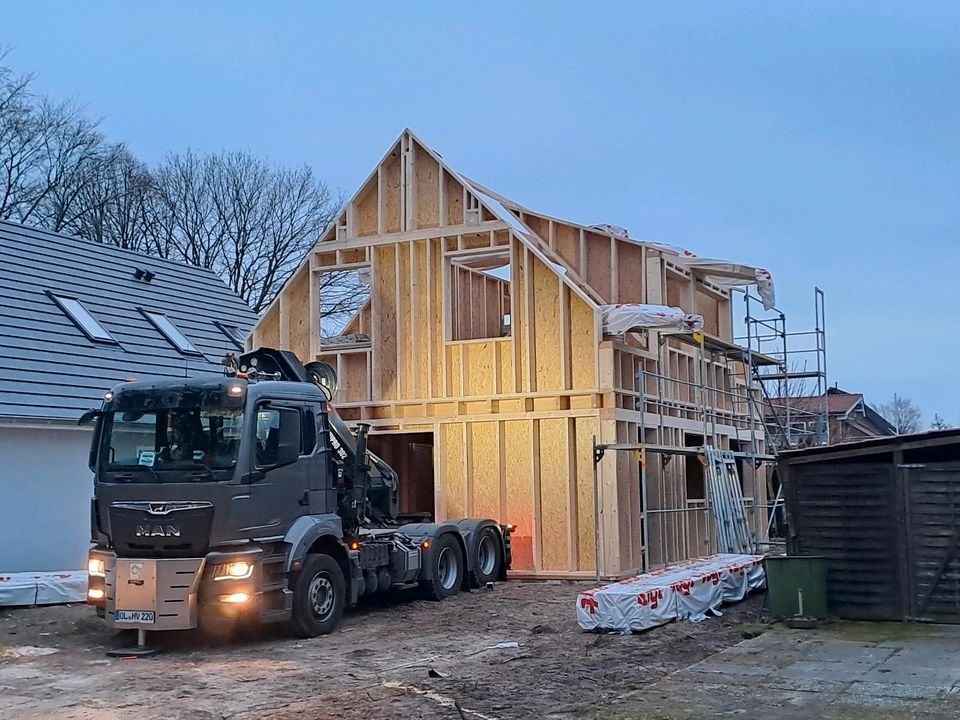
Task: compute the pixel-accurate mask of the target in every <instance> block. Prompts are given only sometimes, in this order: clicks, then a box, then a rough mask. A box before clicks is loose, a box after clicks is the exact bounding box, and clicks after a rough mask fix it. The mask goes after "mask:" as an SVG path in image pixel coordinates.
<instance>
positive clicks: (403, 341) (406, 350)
mask: <svg viewBox="0 0 960 720" xmlns="http://www.w3.org/2000/svg"><path fill="white" fill-rule="evenodd" d="M410 247H411V243H400V244H399V245H397V283H398V284H397V286H396V287H397V289H398V292H397V296H396V297H397V320H398V323H397V397H398V398H399V399H407V398H413V397H417V394H416V389H415V385H416V378H417V375H416V371H415V370H414V367H413V346H414V343H417V342H419V341H420V338H421V337H422V335H421V333H417V335H416V336H414V335H413V334H412V332H411V330H412V328H413V327H415V324H414V323H413V318H412V317H411V315H412V313H413V303H412V296H411V292H410V289H411V288H410Z"/></svg>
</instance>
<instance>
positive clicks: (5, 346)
mask: <svg viewBox="0 0 960 720" xmlns="http://www.w3.org/2000/svg"><path fill="white" fill-rule="evenodd" d="M138 271H139V272H140V274H141V275H142V277H140V278H139V279H138V278H137V277H136V276H135V273H137V272H138ZM145 272H146V273H152V278H151V279H149V280H148V279H147V278H150V275H149V274H148V275H143V273H145ZM77 301H79V303H78V302H77ZM71 316H72V317H71ZM255 321H256V315H255V314H254V312H253V311H252V310H251V309H250V308H249V306H247V304H246V303H245V302H244V301H243V300H242V299H240V297H239V296H237V295H236V293H234V292H233V291H232V290H231V289H230V288H228V287H227V286H226V285H225V284H224V282H223V281H222V280H221V279H220V278H219V277H218V276H217V275H216V274H215V273H214V272H213V271H211V270H204V269H202V268H198V267H193V266H189V265H181V264H180V263H176V262H173V261H170V260H163V259H160V258H155V257H151V256H148V255H143V254H141V253H137V252H133V251H130V250H123V249H120V248H117V247H113V246H111V245H103V244H100V243H95V242H91V241H87V240H82V239H79V238H76V237H71V236H68V235H62V234H59V233H53V232H47V231H44V230H38V229H35V228H30V227H26V226H24V225H19V224H16V223H11V222H6V221H0V419H38V420H72V419H76V418H78V417H79V416H80V415H81V414H82V413H83V411H85V410H88V409H89V408H91V407H95V406H96V405H97V404H98V402H99V400H100V398H101V397H102V396H103V393H104V392H105V391H106V390H107V389H109V388H110V387H111V386H113V385H115V384H116V383H118V382H122V381H123V380H126V379H129V378H137V379H144V378H148V377H152V378H162V377H168V378H172V377H184V376H186V375H197V374H204V373H209V372H218V371H219V370H220V368H221V365H220V360H221V358H222V357H223V355H224V353H225V352H227V351H231V352H236V351H238V350H239V349H240V345H238V340H237V339H235V337H238V338H240V341H239V342H240V343H242V338H243V337H245V336H246V335H247V334H248V333H249V331H250V329H251V328H252V327H253V324H254V323H255ZM230 333H235V334H236V335H235V337H232V336H231V334H230ZM178 346H179V349H178Z"/></svg>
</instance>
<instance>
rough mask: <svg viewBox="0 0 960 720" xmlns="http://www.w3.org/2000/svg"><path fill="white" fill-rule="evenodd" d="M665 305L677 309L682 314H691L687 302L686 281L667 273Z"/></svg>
mask: <svg viewBox="0 0 960 720" xmlns="http://www.w3.org/2000/svg"><path fill="white" fill-rule="evenodd" d="M666 304H667V305H669V306H670V307H678V308H680V309H681V310H683V311H684V312H688V313H689V312H692V310H691V309H690V307H688V306H689V305H690V303H689V302H687V281H686V280H684V279H683V278H680V277H677V276H676V275H672V274H670V273H667V302H666Z"/></svg>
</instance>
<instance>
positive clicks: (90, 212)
mask: <svg viewBox="0 0 960 720" xmlns="http://www.w3.org/2000/svg"><path fill="white" fill-rule="evenodd" d="M92 165H93V166H94V168H93V174H92V178H91V179H90V180H89V181H88V182H84V183H83V186H82V187H81V188H80V189H79V191H78V192H77V193H76V196H75V197H74V199H73V202H72V203H71V208H72V210H71V213H70V214H69V216H67V217H66V218H65V219H64V227H63V229H64V230H65V231H66V232H69V233H72V234H74V235H78V236H80V237H84V238H87V239H88V240H94V241H96V242H102V243H107V244H109V245H116V246H117V247H121V248H125V249H128V250H136V251H138V252H145V253H150V254H153V255H160V256H164V255H166V254H168V252H166V251H167V250H168V248H167V244H166V243H165V242H163V240H162V238H163V232H162V227H161V226H160V224H159V223H158V215H159V195H158V193H157V188H156V183H155V182H154V179H153V176H152V175H151V174H150V171H149V170H148V169H147V168H146V166H144V165H143V163H141V162H140V161H139V160H137V159H136V158H135V157H133V155H131V154H130V152H129V151H128V150H127V149H126V148H124V147H123V146H111V147H110V148H109V149H108V151H107V152H104V153H102V154H101V156H100V157H99V158H98V159H97V161H96V162H95V163H92Z"/></svg>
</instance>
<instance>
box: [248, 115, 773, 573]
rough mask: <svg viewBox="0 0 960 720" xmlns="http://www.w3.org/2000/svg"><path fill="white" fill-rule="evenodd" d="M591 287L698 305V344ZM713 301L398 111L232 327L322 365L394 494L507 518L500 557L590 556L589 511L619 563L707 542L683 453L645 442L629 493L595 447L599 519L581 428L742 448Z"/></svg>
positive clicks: (752, 483) (747, 438)
mask: <svg viewBox="0 0 960 720" xmlns="http://www.w3.org/2000/svg"><path fill="white" fill-rule="evenodd" d="M344 300H347V301H352V304H351V302H346V303H344ZM610 303H656V304H665V305H672V306H678V307H681V308H684V309H685V310H686V311H688V312H696V313H699V314H702V315H703V316H704V318H705V331H706V337H707V341H706V344H705V345H702V346H701V347H699V348H697V347H693V346H691V345H690V344H689V343H684V342H682V341H681V339H677V338H673V337H668V336H666V335H661V334H658V333H656V332H652V331H649V332H638V333H628V334H626V335H621V336H618V337H604V335H603V331H602V324H601V312H600V308H601V307H602V306H603V305H605V304H610ZM729 303H730V297H729V290H727V289H725V288H721V287H717V286H714V285H711V284H710V283H709V282H707V281H706V280H704V279H702V278H700V277H697V276H696V274H695V273H694V272H691V271H690V270H689V269H687V268H684V267H683V266H682V265H681V264H679V263H675V262H672V261H671V260H670V256H669V254H668V253H666V252H664V251H663V250H662V248H658V247H657V246H655V245H650V244H645V243H642V242H638V241H635V240H632V239H629V238H628V237H626V236H625V233H623V232H621V231H619V230H618V229H616V228H611V227H609V226H603V227H588V226H584V225H578V224H576V223H572V222H568V221H564V220H559V219H556V218H552V217H548V216H546V215H543V214H540V213H535V212H533V211H530V210H528V209H526V208H523V207H521V206H519V205H517V204H516V203H513V202H511V201H509V200H507V199H506V198H503V197H501V196H499V195H496V194H495V193H493V192H492V191H490V190H488V189H486V188H484V187H482V186H480V185H479V184H477V183H475V182H473V181H471V180H469V179H467V178H466V177H465V176H463V175H461V174H460V173H459V172H457V171H456V170H454V169H453V168H451V167H449V166H448V165H447V164H446V163H445V162H444V161H443V159H442V158H441V157H440V155H438V154H437V153H436V152H434V151H433V150H431V149H430V148H429V147H428V146H426V145H425V144H424V143H422V142H421V141H420V140H419V139H417V137H416V136H415V135H414V134H413V133H411V132H410V131H409V130H406V131H404V132H403V133H402V135H401V136H400V137H399V139H398V140H397V141H396V142H395V143H394V144H393V145H392V146H391V147H390V149H389V150H388V152H387V153H386V155H385V156H384V157H383V159H382V160H381V161H380V162H379V163H378V164H377V166H376V167H375V168H374V170H373V172H372V173H371V174H370V176H369V178H368V179H367V180H366V181H365V182H364V183H363V185H362V187H361V188H360V190H359V191H358V192H357V193H356V195H354V196H353V198H352V199H351V200H350V201H349V202H348V203H347V204H346V206H345V208H344V210H343V212H342V214H341V215H340V217H339V218H338V219H337V221H336V222H335V223H333V224H332V225H331V226H330V227H329V228H328V230H327V231H326V232H325V234H324V235H323V236H322V237H321V238H320V240H319V242H318V243H317V245H316V247H315V248H314V249H313V251H312V252H310V253H309V256H308V258H307V259H306V261H305V262H304V263H303V265H302V266H301V267H300V268H299V270H298V271H297V272H296V273H295V274H294V275H293V276H292V278H291V279H290V281H289V282H288V283H287V284H286V286H285V287H284V289H283V290H282V292H281V293H280V294H279V295H278V297H277V298H276V300H275V301H274V302H273V304H272V305H271V306H270V307H269V308H268V309H267V310H266V312H265V313H264V315H263V316H262V318H261V320H260V322H259V323H258V325H257V326H256V328H255V329H254V332H253V334H252V336H251V338H250V339H249V340H248V342H249V343H251V344H252V345H254V346H257V345H267V346H277V347H282V348H285V349H289V350H292V351H294V352H295V353H296V354H297V355H298V356H299V357H300V358H301V359H303V360H305V361H306V360H315V359H319V360H323V361H326V362H328V363H330V364H331V365H332V366H333V367H334V368H336V370H337V372H338V374H339V377H340V389H339V391H338V393H337V396H336V397H335V403H336V404H337V407H338V409H339V411H340V413H341V414H342V415H343V416H344V418H345V419H347V420H348V422H349V421H360V420H363V421H365V422H369V423H371V424H372V426H373V430H372V432H373V434H372V437H371V445H372V447H373V449H374V450H375V451H376V452H378V453H379V454H381V455H382V456H383V457H384V458H385V459H387V460H388V461H389V462H390V463H391V464H393V465H394V466H395V467H396V468H397V469H398V470H399V471H400V473H401V475H402V477H403V480H404V493H403V498H402V505H403V508H402V509H404V510H407V511H429V512H435V513H436V515H437V516H438V517H439V518H452V517H458V516H489V517H493V518H496V519H499V520H501V521H503V522H511V523H514V524H515V525H516V526H517V529H516V532H515V535H514V544H513V547H514V551H513V557H514V563H513V567H514V570H515V572H518V573H523V574H527V575H534V576H540V577H551V576H553V577H569V578H572V577H592V576H594V574H595V570H596V566H595V547H596V546H595V541H594V538H595V524H599V537H600V544H601V547H600V552H599V558H600V563H601V568H600V570H601V572H602V574H603V575H604V576H618V575H623V574H627V573H631V572H635V571H637V570H639V569H641V566H642V565H643V558H644V547H643V546H644V538H648V540H647V542H648V543H649V545H650V547H648V548H647V558H648V564H650V565H660V564H663V563H665V562H668V561H670V560H674V559H680V558H685V557H690V556H698V555H703V554H706V553H708V552H710V551H711V549H712V547H711V545H712V540H711V538H710V536H709V533H708V532H707V528H708V521H707V517H706V511H705V507H706V503H705V499H704V482H703V468H702V465H700V463H699V461H698V460H697V459H696V458H695V457H688V456H684V455H680V456H677V457H675V458H673V459H672V460H669V461H661V460H657V461H656V462H654V461H652V460H651V461H650V462H649V463H648V467H647V470H648V472H647V480H648V487H647V492H646V493H644V492H643V491H642V490H643V489H642V488H641V483H640V462H639V459H638V458H635V457H634V456H632V455H630V454H627V453H619V454H616V453H609V454H607V455H606V456H605V457H604V459H603V460H602V462H601V463H600V467H599V479H600V482H599V487H600V490H599V506H600V508H601V512H600V518H599V519H598V518H595V514H594V483H593V438H594V437H596V438H597V439H598V441H599V442H618V441H619V442H637V441H638V440H640V441H643V442H651V443H660V444H663V445H668V446H675V447H678V448H682V447H685V446H687V447H689V446H695V445H703V444H704V443H705V442H708V441H713V442H715V443H716V444H717V445H718V446H720V447H723V448H726V449H741V450H743V449H746V447H747V445H748V444H749V445H750V447H752V448H753V450H755V451H758V452H759V451H760V450H762V447H761V444H762V443H761V441H758V440H757V437H758V436H757V421H756V418H755V417H754V415H753V414H752V413H751V411H750V409H749V402H748V399H749V398H748V397H747V393H748V392H750V390H749V381H748V379H747V378H745V377H743V376H744V370H743V364H742V363H741V362H737V361H736V360H734V361H731V358H736V357H740V358H741V359H742V356H738V355H737V353H738V352H740V351H741V350H742V349H740V348H737V347H736V346H735V345H733V344H732V340H733V338H732V328H731V312H730V305H729ZM345 307H349V310H348V311H346V315H345V316H344V317H341V318H340V319H338V318H337V317H336V315H337V313H341V314H342V313H344V312H345V311H344V308H345ZM704 347H708V348H713V349H714V350H716V352H708V353H707V355H706V356H704V355H703V348H704ZM731 349H732V350H733V351H734V352H731ZM698 353H700V354H699V355H698ZM707 435H709V437H710V440H708V438H707V437H706V436H707ZM665 457H672V456H665ZM747 465H749V463H744V472H743V477H742V481H743V485H744V494H745V495H746V496H748V497H749V498H750V499H751V501H752V502H753V503H754V504H755V505H756V506H757V507H760V506H761V505H762V504H763V503H764V502H765V498H766V495H765V487H764V484H763V483H762V482H760V481H759V478H760V474H759V473H756V472H754V468H753V466H752V465H750V466H749V467H747ZM644 495H646V502H647V504H648V506H649V507H643V496H644ZM757 523H758V525H759V524H762V520H760V519H758V520H757ZM644 524H646V528H644Z"/></svg>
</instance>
